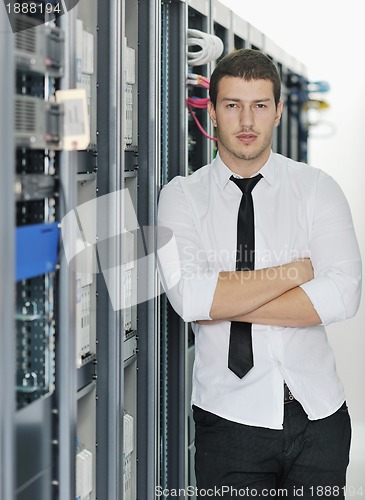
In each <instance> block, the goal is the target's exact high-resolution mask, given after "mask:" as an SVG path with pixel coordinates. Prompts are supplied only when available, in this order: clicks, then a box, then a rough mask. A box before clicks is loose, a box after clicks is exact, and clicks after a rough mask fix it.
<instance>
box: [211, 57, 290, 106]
mask: <svg viewBox="0 0 365 500" xmlns="http://www.w3.org/2000/svg"><path fill="white" fill-rule="evenodd" d="M225 76H236V77H241V78H244V79H245V80H270V81H271V82H272V84H273V87H274V99H275V105H276V106H277V105H278V102H279V100H280V94H281V80H280V75H279V72H278V70H277V68H276V66H275V65H274V63H273V62H272V61H271V59H270V58H269V57H268V56H267V55H265V54H264V53H263V52H261V51H259V50H256V49H239V50H235V51H233V52H230V53H229V54H227V55H226V56H225V57H223V59H221V60H220V61H219V62H218V64H217V66H216V67H215V69H214V71H213V73H212V76H211V78H210V89H209V97H210V100H211V101H212V103H213V106H214V108H215V106H216V103H217V93H218V85H219V82H220V80H221V79H222V78H224V77H225Z"/></svg>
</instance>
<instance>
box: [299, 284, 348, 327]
mask: <svg viewBox="0 0 365 500" xmlns="http://www.w3.org/2000/svg"><path fill="white" fill-rule="evenodd" d="M301 288H302V289H303V291H304V292H305V293H306V294H307V295H308V297H309V300H310V301H311V302H312V305H313V307H314V309H315V310H316V312H317V314H318V316H319V317H320V318H321V321H322V323H323V325H325V326H326V325H329V324H331V323H334V322H337V321H344V320H345V319H346V307H345V304H344V302H343V299H342V296H341V294H340V292H339V290H338V288H337V287H336V285H335V284H334V283H333V281H332V280H330V279H328V278H327V277H325V276H320V277H317V278H315V279H313V280H311V281H308V282H307V283H304V284H303V285H301Z"/></svg>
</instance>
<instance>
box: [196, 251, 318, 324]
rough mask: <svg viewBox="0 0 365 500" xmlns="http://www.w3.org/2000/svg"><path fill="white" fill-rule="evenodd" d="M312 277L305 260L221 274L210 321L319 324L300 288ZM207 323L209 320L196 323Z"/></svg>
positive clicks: (308, 261)
mask: <svg viewBox="0 0 365 500" xmlns="http://www.w3.org/2000/svg"><path fill="white" fill-rule="evenodd" d="M312 278H313V268H312V265H311V262H310V260H309V259H302V260H298V261H295V262H292V263H290V264H286V265H283V266H277V267H272V268H268V269H260V270H258V271H238V272H231V273H229V272H222V273H220V275H219V278H218V282H217V287H216V290H215V293H214V297H213V303H212V307H211V310H210V317H211V318H212V320H213V321H221V320H228V321H245V322H249V323H259V324H264V325H273V326H287V327H304V326H312V325H317V324H320V323H321V319H320V317H319V316H318V314H317V312H316V310H315V309H314V307H313V305H312V303H311V301H310V300H309V298H308V296H307V295H306V293H305V292H304V291H303V290H302V289H301V288H300V285H301V284H303V283H305V282H307V281H309V280H311V279H312ZM198 323H200V324H203V323H205V324H209V323H211V321H199V322H198Z"/></svg>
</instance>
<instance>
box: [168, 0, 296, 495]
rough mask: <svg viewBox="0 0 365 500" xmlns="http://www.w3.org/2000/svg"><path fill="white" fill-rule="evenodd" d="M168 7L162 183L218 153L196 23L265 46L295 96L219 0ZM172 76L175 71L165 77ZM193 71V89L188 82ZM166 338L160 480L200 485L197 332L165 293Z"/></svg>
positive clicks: (233, 45) (230, 44)
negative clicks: (194, 49) (192, 54)
mask: <svg viewBox="0 0 365 500" xmlns="http://www.w3.org/2000/svg"><path fill="white" fill-rule="evenodd" d="M162 11H163V14H164V15H163V17H162V28H163V29H162V49H163V50H162V68H163V72H162V127H161V130H162V138H161V139H162V145H163V148H162V156H161V158H162V163H161V167H162V176H161V185H164V184H165V183H166V182H168V181H169V180H170V179H172V178H173V177H174V176H176V175H188V174H190V173H193V172H194V171H195V170H197V169H198V168H200V167H201V166H203V165H205V164H207V163H209V162H210V161H212V159H213V158H214V155H215V153H216V146H215V141H214V137H212V131H211V127H210V123H209V122H210V120H209V119H208V114H207V111H206V109H204V106H203V100H204V99H206V98H207V96H208V93H207V88H208V85H206V84H207V83H209V75H210V73H211V71H212V69H213V68H214V65H215V64H216V60H213V61H210V62H209V63H205V64H201V65H200V66H199V65H189V51H190V50H191V47H190V44H188V46H187V48H186V50H187V52H188V53H187V54H186V55H185V56H184V54H182V52H181V47H184V46H185V45H186V44H187V41H188V39H189V37H194V36H197V33H196V32H195V31H190V32H189V29H191V30H199V31H202V32H205V33H207V34H214V35H216V36H218V37H219V38H221V40H222V42H223V45H224V51H223V54H226V53H228V52H230V51H231V50H234V49H237V48H243V47H247V48H253V49H258V50H262V51H264V52H266V53H267V55H268V56H269V57H270V58H271V59H272V60H273V61H274V63H275V64H276V65H277V67H278V69H279V72H280V73H281V75H282V77H283V97H284V100H285V101H288V99H289V98H288V92H287V90H286V74H287V73H289V72H291V71H292V67H293V62H292V61H291V58H290V57H289V56H287V54H285V52H284V51H282V50H281V49H280V48H279V47H278V46H277V45H276V44H275V43H274V42H273V41H271V40H270V39H268V38H266V37H265V35H264V33H262V32H261V31H259V30H258V29H257V28H256V27H255V26H252V25H251V24H249V23H248V22H247V21H245V20H244V19H242V18H240V17H239V16H237V15H236V14H234V13H233V12H231V11H230V10H229V9H227V8H226V7H225V6H223V5H222V4H220V2H218V1H216V0H211V1H209V2H208V1H202V0H189V1H187V2H186V3H185V2H163V5H162ZM184 30H185V31H184ZM219 57H220V56H219ZM217 59H218V57H217ZM198 60H199V59H198ZM196 75H201V76H202V77H203V79H201V81H203V82H204V85H202V86H201V88H199V87H198V86H197V85H196V84H194V82H195V81H197V80H198V78H201V77H197V76H196ZM165 76H168V78H166V80H165ZM186 78H187V83H188V85H187V88H186V87H184V82H185V80H186ZM184 94H185V97H184ZM185 99H187V103H188V106H187V107H188V108H189V105H193V103H194V101H193V99H197V100H199V104H200V105H201V108H200V109H199V108H198V106H197V108H198V109H196V110H195V117H196V118H197V119H195V118H194V117H193V115H192V113H191V112H190V111H189V112H188V111H187V110H186V105H185ZM289 113H290V110H287V111H285V112H284V115H283V119H282V123H281V125H280V127H279V128H278V130H277V131H276V134H275V136H274V139H273V149H274V150H275V151H278V152H280V153H283V154H288V142H289V140H288V134H289V132H288V128H289V127H290V124H289V121H290V114H289ZM197 122H199V125H198V123H197ZM292 129H293V127H292ZM290 134H292V135H290V140H291V141H298V134H297V130H296V129H294V131H293V133H291V132H290ZM295 144H297V142H296V143H295ZM185 151H186V158H185V159H184V152H185ZM161 339H162V343H161V359H162V363H161V370H162V373H163V374H164V376H162V380H161V421H162V422H163V423H164V428H166V429H167V430H166V432H164V431H163V428H162V430H161V442H162V447H161V449H162V461H161V464H162V465H163V470H164V471H165V472H164V473H162V476H161V485H162V486H164V487H166V488H169V489H170V490H171V489H172V488H186V487H187V486H192V487H194V486H195V475H194V453H195V449H194V422H193V418H192V412H191V409H190V396H191V377H192V369H193V363H194V335H193V333H192V330H191V328H190V326H186V325H184V323H183V322H182V321H181V320H180V319H179V318H178V317H177V315H176V313H174V311H172V309H171V307H170V306H169V305H168V304H166V302H165V297H164V296H163V297H162V301H161Z"/></svg>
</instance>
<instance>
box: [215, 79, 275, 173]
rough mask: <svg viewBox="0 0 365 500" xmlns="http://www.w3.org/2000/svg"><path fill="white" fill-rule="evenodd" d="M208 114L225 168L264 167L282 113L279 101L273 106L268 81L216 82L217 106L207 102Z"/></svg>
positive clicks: (253, 168) (228, 80) (231, 80)
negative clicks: (214, 128)
mask: <svg viewBox="0 0 365 500" xmlns="http://www.w3.org/2000/svg"><path fill="white" fill-rule="evenodd" d="M208 112H209V114H210V117H211V120H212V122H213V125H214V126H215V127H216V128H217V138H218V148H219V154H220V156H221V158H222V160H223V162H224V163H225V164H226V165H227V166H228V167H230V168H232V170H234V169H235V168H236V169H237V167H238V168H240V167H243V168H244V167H247V168H248V169H249V170H253V173H254V172H255V171H257V170H258V169H259V168H261V167H262V166H263V165H264V164H265V162H266V161H267V159H268V158H269V155H270V149H271V143H272V136H273V130H274V128H275V127H276V126H277V125H278V124H279V121H280V117H281V112H282V102H279V103H278V106H277V107H276V106H275V100H274V91H273V84H272V82H271V81H269V80H249V81H246V80H244V79H243V78H240V77H227V76H226V77H224V78H222V79H221V80H220V82H219V86H218V94H217V102H216V107H215V109H214V108H213V105H212V103H209V105H208ZM237 173H239V172H237Z"/></svg>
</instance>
